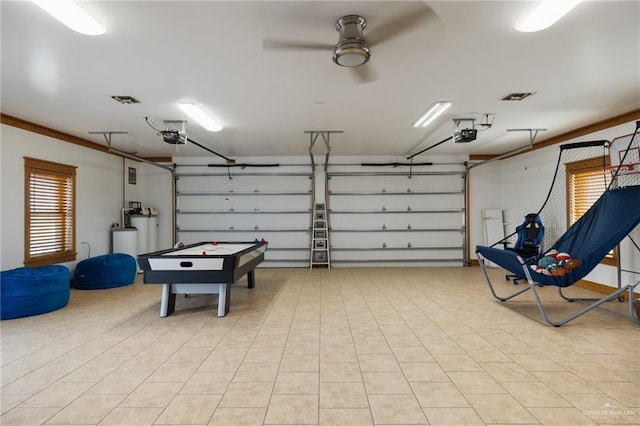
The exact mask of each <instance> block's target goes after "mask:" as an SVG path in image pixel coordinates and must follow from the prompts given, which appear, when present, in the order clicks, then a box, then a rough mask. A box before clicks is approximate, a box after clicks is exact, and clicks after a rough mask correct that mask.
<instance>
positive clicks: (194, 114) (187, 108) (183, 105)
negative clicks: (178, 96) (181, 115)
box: [178, 102, 222, 132]
mask: <svg viewBox="0 0 640 426" xmlns="http://www.w3.org/2000/svg"><path fill="white" fill-rule="evenodd" d="M178 106H179V107H180V109H181V110H183V111H184V112H186V113H187V114H188V115H189V117H191V118H193V119H194V120H196V121H197V122H198V123H199V124H200V125H201V126H202V127H204V128H205V129H207V130H208V131H210V132H217V131H220V130H222V126H221V125H220V123H218V122H217V121H215V120H214V119H213V118H211V117H209V116H208V115H207V113H206V112H204V111H203V110H202V109H200V107H199V106H198V105H196V104H194V103H191V102H178Z"/></svg>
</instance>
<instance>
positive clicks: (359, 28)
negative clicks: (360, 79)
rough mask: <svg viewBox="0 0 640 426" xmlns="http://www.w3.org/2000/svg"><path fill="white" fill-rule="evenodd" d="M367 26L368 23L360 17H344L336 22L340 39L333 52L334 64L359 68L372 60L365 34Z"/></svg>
mask: <svg viewBox="0 0 640 426" xmlns="http://www.w3.org/2000/svg"><path fill="white" fill-rule="evenodd" d="M366 26H367V21H366V20H365V19H364V18H363V17H362V16H358V15H347V16H343V17H342V18H340V19H338V20H337V21H336V30H337V31H338V33H339V34H340V39H339V40H338V44H336V47H335V49H334V50H333V62H335V63H336V64H338V65H340V66H343V67H357V66H360V65H362V64H364V63H366V62H367V61H368V60H369V58H371V50H370V49H369V44H368V43H367V42H366V41H365V40H364V34H363V32H364V28H365V27H366Z"/></svg>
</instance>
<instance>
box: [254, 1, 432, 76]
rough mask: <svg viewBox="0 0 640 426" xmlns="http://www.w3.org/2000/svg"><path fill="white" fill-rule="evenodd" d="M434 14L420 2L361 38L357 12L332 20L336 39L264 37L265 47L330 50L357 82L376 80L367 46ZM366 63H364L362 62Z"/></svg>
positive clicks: (361, 22) (361, 25)
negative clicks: (310, 39) (297, 39)
mask: <svg viewBox="0 0 640 426" xmlns="http://www.w3.org/2000/svg"><path fill="white" fill-rule="evenodd" d="M432 17H437V15H436V14H435V12H433V10H431V8H429V7H428V6H427V5H426V4H424V3H422V2H415V5H414V6H412V7H409V8H407V9H405V10H404V11H403V12H402V13H399V14H397V15H395V16H392V17H390V18H388V19H386V20H385V21H384V22H381V23H379V24H376V26H375V27H374V28H372V29H370V30H368V33H367V36H366V38H365V35H364V29H365V28H366V27H367V21H366V19H365V18H364V17H363V16H361V15H345V16H342V17H340V18H338V20H337V21H336V23H335V27H336V31H338V34H339V38H338V43H337V44H335V45H333V44H326V43H317V42H305V41H296V40H279V39H269V38H265V39H264V41H263V44H262V46H263V49H265V50H325V51H333V55H332V59H333V62H335V63H336V64H337V65H340V66H342V67H347V68H350V69H351V70H352V72H353V74H354V76H355V78H356V81H358V82H360V83H366V82H370V81H374V80H376V77H375V75H374V74H375V73H374V71H373V69H372V68H371V64H370V63H368V62H369V60H370V59H371V47H375V46H378V45H380V44H382V43H384V42H387V41H389V40H391V39H393V38H394V37H397V36H399V35H401V34H402V33H405V32H407V31H408V30H410V29H412V28H413V27H414V26H416V25H418V24H420V23H421V22H424V21H425V20H427V19H429V18H432ZM365 64H366V65H365Z"/></svg>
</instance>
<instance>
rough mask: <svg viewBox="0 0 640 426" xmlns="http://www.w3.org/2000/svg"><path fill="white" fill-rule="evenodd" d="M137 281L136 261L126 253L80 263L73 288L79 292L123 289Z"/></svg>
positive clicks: (94, 258)
mask: <svg viewBox="0 0 640 426" xmlns="http://www.w3.org/2000/svg"><path fill="white" fill-rule="evenodd" d="M135 279H136V260H135V259H134V258H133V257H132V256H129V255H128V254H125V253H110V254H103V255H101V256H96V257H90V258H88V259H84V260H82V261H80V262H78V264H77V265H76V270H75V272H74V273H73V287H75V288H77V289H79V290H96V289H103V288H113V287H122V286H125V285H129V284H131V283H132V282H133V281H134V280H135Z"/></svg>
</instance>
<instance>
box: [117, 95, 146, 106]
mask: <svg viewBox="0 0 640 426" xmlns="http://www.w3.org/2000/svg"><path fill="white" fill-rule="evenodd" d="M111 99H115V100H116V101H118V102H120V103H121V104H139V103H140V101H139V100H137V99H136V98H134V97H133V96H112V97H111Z"/></svg>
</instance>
